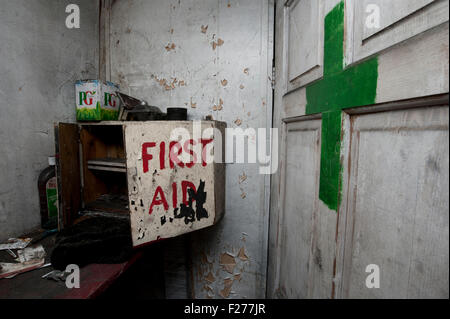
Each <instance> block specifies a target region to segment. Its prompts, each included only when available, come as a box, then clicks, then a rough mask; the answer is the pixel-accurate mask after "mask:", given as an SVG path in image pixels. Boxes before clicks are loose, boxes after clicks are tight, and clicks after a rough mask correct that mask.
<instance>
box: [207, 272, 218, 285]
mask: <svg viewBox="0 0 450 319" xmlns="http://www.w3.org/2000/svg"><path fill="white" fill-rule="evenodd" d="M205 280H206V281H207V282H209V283H210V284H212V283H214V282H215V281H216V277H214V275H213V274H212V273H211V272H209V273H208V274H207V275H206V277H205Z"/></svg>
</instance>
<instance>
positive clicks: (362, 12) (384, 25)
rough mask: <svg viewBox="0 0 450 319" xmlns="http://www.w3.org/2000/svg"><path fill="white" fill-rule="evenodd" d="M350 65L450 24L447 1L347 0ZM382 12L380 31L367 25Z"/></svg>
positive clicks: (347, 59) (348, 61)
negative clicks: (372, 8) (371, 18)
mask: <svg viewBox="0 0 450 319" xmlns="http://www.w3.org/2000/svg"><path fill="white" fill-rule="evenodd" d="M346 3H347V7H348V10H347V13H346V14H347V20H348V21H349V24H348V28H347V38H348V39H349V42H348V45H347V48H346V51H347V52H346V53H347V57H346V61H347V64H352V63H355V62H358V61H361V60H363V59H365V58H367V57H369V56H371V55H373V54H375V53H378V52H381V51H383V50H385V49H387V48H389V47H391V46H393V45H396V44H398V43H400V42H402V41H405V40H407V39H410V38H412V37H414V36H416V35H418V34H420V33H423V32H425V31H427V30H429V29H431V28H434V27H436V26H438V25H440V24H442V23H445V22H446V21H448V19H449V18H448V9H449V2H448V0H395V1H391V0H364V1H359V0H347V1H346ZM368 5H377V6H378V8H379V21H380V27H379V28H374V27H370V25H369V26H368V25H367V23H366V22H367V21H368V19H370V17H371V15H372V14H373V11H371V10H369V9H368Z"/></svg>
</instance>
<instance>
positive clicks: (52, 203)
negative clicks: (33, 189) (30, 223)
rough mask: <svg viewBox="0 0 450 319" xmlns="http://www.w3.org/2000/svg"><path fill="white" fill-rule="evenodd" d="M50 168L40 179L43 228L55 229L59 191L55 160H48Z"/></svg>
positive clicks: (50, 158)
mask: <svg viewBox="0 0 450 319" xmlns="http://www.w3.org/2000/svg"><path fill="white" fill-rule="evenodd" d="M48 165H49V166H48V167H47V168H45V169H44V170H43V171H42V172H41V174H39V179H38V190H39V202H40V211H41V227H42V228H44V229H54V228H56V227H57V224H58V191H57V181H56V172H55V158H54V157H49V158H48Z"/></svg>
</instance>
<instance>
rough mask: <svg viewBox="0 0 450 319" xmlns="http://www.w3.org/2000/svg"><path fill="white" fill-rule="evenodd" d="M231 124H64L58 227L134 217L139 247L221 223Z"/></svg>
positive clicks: (59, 144)
mask: <svg viewBox="0 0 450 319" xmlns="http://www.w3.org/2000/svg"><path fill="white" fill-rule="evenodd" d="M225 126H226V124H225V123H222V122H217V121H198V122H190V121H154V122H153V121H152V122H100V123H88V124H68V123H59V124H57V125H56V126H55V132H56V134H55V136H56V151H57V154H58V155H57V176H58V196H59V205H60V209H59V211H60V214H59V226H60V228H63V227H67V226H69V225H71V224H72V223H73V222H74V220H75V219H76V218H77V217H78V216H79V215H80V213H81V214H100V215H107V216H108V215H109V216H115V217H126V218H129V219H130V228H131V235H132V239H133V245H134V246H140V245H143V244H147V243H150V242H154V241H158V240H161V239H166V238H171V237H175V236H178V235H182V234H185V233H188V232H192V231H195V230H199V229H202V228H206V227H209V226H212V225H214V224H216V223H217V222H218V221H219V220H220V219H221V217H222V216H223V214H224V211H225V164H224V163H223V161H222V154H224V152H223V148H224V145H223V143H222V141H224V138H222V137H225Z"/></svg>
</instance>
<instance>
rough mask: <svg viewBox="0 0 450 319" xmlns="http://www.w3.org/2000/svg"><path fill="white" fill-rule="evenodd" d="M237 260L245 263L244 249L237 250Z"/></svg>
mask: <svg viewBox="0 0 450 319" xmlns="http://www.w3.org/2000/svg"><path fill="white" fill-rule="evenodd" d="M238 258H239V259H240V260H242V261H247V260H248V256H247V255H246V254H245V249H244V247H242V248H241V249H240V250H239V253H238Z"/></svg>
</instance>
